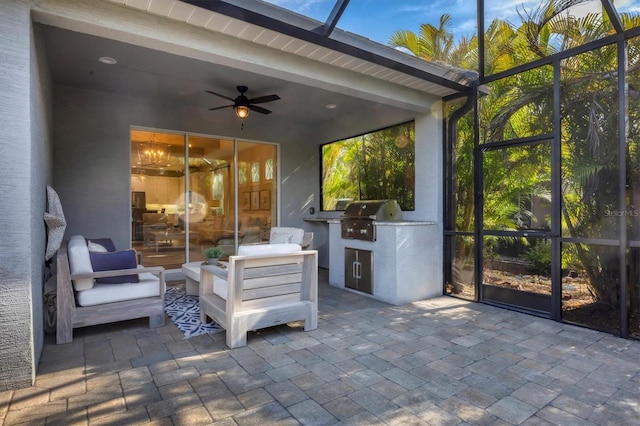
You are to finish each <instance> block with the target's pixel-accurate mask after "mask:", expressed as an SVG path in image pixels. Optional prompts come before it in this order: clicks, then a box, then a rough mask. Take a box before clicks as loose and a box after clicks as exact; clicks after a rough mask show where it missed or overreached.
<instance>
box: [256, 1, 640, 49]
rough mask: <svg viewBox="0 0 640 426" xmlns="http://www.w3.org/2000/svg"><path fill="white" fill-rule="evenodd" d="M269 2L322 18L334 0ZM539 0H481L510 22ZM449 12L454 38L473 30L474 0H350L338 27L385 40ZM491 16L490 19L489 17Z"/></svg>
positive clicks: (630, 5)
mask: <svg viewBox="0 0 640 426" xmlns="http://www.w3.org/2000/svg"><path fill="white" fill-rule="evenodd" d="M267 1H268V2H269V3H272V4H275V5H278V6H280V7H283V8H286V9H289V10H292V11H294V12H297V13H300V14H302V15H306V16H309V17H311V18H314V19H317V20H318V21H321V22H324V21H325V20H326V19H327V16H328V15H329V13H330V12H331V9H332V8H333V5H334V4H335V0H267ZM539 3H540V0H485V11H486V15H487V16H491V17H499V18H501V19H504V20H507V21H509V22H512V23H518V22H520V18H519V17H518V11H520V12H522V11H523V10H527V11H531V10H533V9H535V8H536V7H537V6H538V4H539ZM614 4H615V5H616V7H617V8H618V10H619V11H620V12H640V0H615V1H614ZM600 10H601V3H600V0H590V1H588V2H587V3H586V4H584V5H582V6H580V7H579V9H578V10H576V15H582V14H584V13H586V12H587V11H596V12H598V11H600ZM444 13H449V14H450V15H451V18H452V19H451V21H452V23H451V28H450V30H451V31H452V32H453V33H454V35H455V37H456V39H459V38H460V37H462V36H469V37H470V36H473V35H475V32H476V26H477V22H476V0H351V1H350V2H349V5H348V6H347V9H346V11H345V12H344V13H343V15H342V17H341V19H340V21H339V22H338V28H340V29H343V30H346V31H350V32H353V33H356V34H358V35H361V36H364V37H367V38H369V39H371V40H373V41H376V42H378V43H382V44H387V42H388V41H389V38H390V36H391V34H393V33H394V32H395V31H397V30H400V29H402V30H410V31H413V32H415V33H418V32H419V30H420V24H422V23H428V24H432V25H434V26H436V27H437V26H438V23H439V20H440V16H442V15H443V14H444ZM489 20H491V19H489Z"/></svg>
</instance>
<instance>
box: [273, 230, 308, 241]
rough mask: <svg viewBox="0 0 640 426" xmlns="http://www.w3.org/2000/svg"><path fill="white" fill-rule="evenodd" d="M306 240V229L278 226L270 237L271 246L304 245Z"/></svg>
mask: <svg viewBox="0 0 640 426" xmlns="http://www.w3.org/2000/svg"><path fill="white" fill-rule="evenodd" d="M303 238H304V229H301V228H289V227H285V226H276V227H273V228H271V233H270V235H269V243H270V244H286V243H293V244H302V239H303Z"/></svg>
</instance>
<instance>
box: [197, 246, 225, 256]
mask: <svg viewBox="0 0 640 426" xmlns="http://www.w3.org/2000/svg"><path fill="white" fill-rule="evenodd" d="M202 253H203V254H204V256H205V257H206V258H207V259H219V258H220V256H222V255H224V250H222V249H221V248H220V247H217V246H216V247H207V248H206V249H204V250H203V252H202Z"/></svg>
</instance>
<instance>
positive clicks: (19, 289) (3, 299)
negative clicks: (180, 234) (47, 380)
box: [0, 0, 51, 390]
mask: <svg viewBox="0 0 640 426" xmlns="http://www.w3.org/2000/svg"><path fill="white" fill-rule="evenodd" d="M30 18H31V17H30V9H29V4H28V2H25V1H18V0H7V1H4V2H3V3H2V5H1V6H0V28H2V31H0V46H2V49H0V87H2V88H3V95H2V96H0V173H1V176H0V177H1V178H0V182H1V183H0V215H1V216H2V218H3V223H2V227H1V228H0V342H2V344H1V345H0V390H5V389H16V388H19V387H24V386H30V385H31V384H32V383H33V380H34V378H35V372H36V368H37V363H38V360H39V357H40V354H41V351H42V345H43V339H44V334H43V320H42V318H43V315H42V286H43V267H44V251H45V232H44V223H43V213H44V209H45V207H46V195H45V186H46V183H47V180H48V178H49V177H50V170H51V162H50V155H49V150H50V145H49V144H50V137H49V134H50V129H49V119H48V108H49V93H50V91H49V83H48V77H47V75H46V65H45V64H44V63H43V58H42V56H41V55H40V54H39V51H38V49H37V47H38V43H37V42H36V41H35V39H34V38H33V37H32V27H31V19H30Z"/></svg>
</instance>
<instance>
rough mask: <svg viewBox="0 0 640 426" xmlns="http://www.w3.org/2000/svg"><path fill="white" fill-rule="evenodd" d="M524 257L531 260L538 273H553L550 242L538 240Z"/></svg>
mask: <svg viewBox="0 0 640 426" xmlns="http://www.w3.org/2000/svg"><path fill="white" fill-rule="evenodd" d="M523 257H524V259H525V260H527V261H529V262H531V264H532V265H533V268H534V270H535V271H536V273H538V274H540V275H547V276H548V275H550V274H551V244H549V243H548V242H545V241H538V242H537V244H535V245H533V246H531V247H529V249H528V250H527V251H526V252H525V253H524V256H523Z"/></svg>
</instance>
